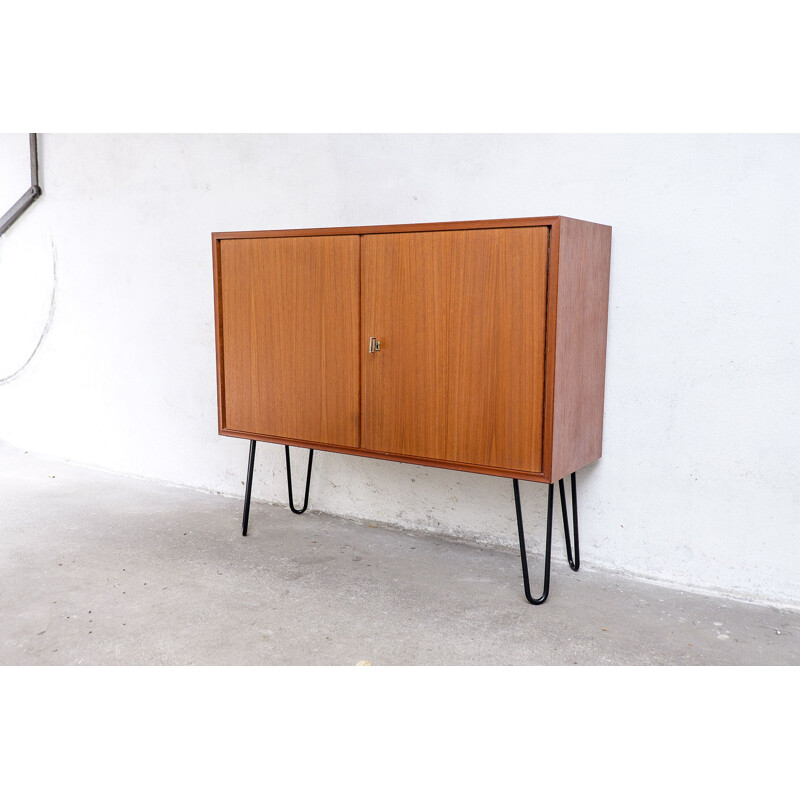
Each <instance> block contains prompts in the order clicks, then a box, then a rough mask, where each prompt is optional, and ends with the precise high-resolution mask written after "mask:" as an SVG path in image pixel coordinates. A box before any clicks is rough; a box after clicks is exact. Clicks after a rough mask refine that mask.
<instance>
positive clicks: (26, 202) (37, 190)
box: [0, 133, 42, 236]
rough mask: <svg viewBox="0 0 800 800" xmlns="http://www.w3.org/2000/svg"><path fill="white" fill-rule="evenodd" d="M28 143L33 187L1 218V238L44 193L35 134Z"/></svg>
mask: <svg viewBox="0 0 800 800" xmlns="http://www.w3.org/2000/svg"><path fill="white" fill-rule="evenodd" d="M28 143H29V145H30V150H31V185H30V187H29V188H28V189H27V190H26V192H25V194H23V195H22V197H20V199H19V200H17V202H16V203H14V205H13V206H11V208H9V209H8V211H6V213H5V214H3V216H2V217H0V236H2V235H3V234H4V233H5V232H6V231H7V230H8V229H9V228H10V227H11V226H12V225H13V224H14V223H15V222H16V221H17V220H18V219H19V218H20V217H21V216H22V213H23V212H24V211H25V209H27V208H28V207H29V206H31V205H32V204H33V202H34V200H36V198H37V197H39V195H41V193H42V187H41V186H39V148H38V144H37V141H36V134H35V133H30V134H28Z"/></svg>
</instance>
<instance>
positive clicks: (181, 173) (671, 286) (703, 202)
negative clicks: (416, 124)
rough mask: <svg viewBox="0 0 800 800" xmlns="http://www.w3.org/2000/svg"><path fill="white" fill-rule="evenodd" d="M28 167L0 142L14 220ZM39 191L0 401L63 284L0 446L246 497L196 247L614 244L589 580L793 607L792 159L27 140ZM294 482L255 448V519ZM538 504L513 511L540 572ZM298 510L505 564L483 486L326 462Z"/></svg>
mask: <svg viewBox="0 0 800 800" xmlns="http://www.w3.org/2000/svg"><path fill="white" fill-rule="evenodd" d="M26 146H27V145H26V140H25V138H24V136H22V135H9V134H5V135H3V136H0V199H2V200H3V201H5V200H9V202H10V201H12V200H13V199H16V196H18V195H19V194H21V192H22V191H23V189H24V188H25V185H20V186H19V187H18V190H17V188H14V189H9V188H8V187H9V186H10V184H11V182H13V180H20V178H19V176H20V175H21V176H22V177H21V180H22V183H23V184H25V182H26V181H27V164H23V165H22V167H20V165H19V158H25V157H26ZM20 154H21V155H20ZM12 162H13V163H12ZM41 167H42V182H43V186H44V196H43V197H42V198H41V199H40V200H38V201H37V203H36V204H35V205H34V207H33V208H32V209H30V210H29V211H28V212H27V213H26V215H25V216H24V217H23V218H22V220H21V221H20V222H18V223H17V225H16V226H15V227H14V228H12V230H11V231H10V232H9V233H8V234H6V235H5V236H3V237H2V238H0V377H2V376H5V375H8V374H10V373H13V372H14V371H15V370H16V369H18V368H19V366H20V365H21V364H23V363H24V362H25V360H26V359H27V358H28V356H29V355H30V352H31V351H32V349H33V348H34V347H35V345H36V341H37V340H38V337H39V336H40V335H41V331H42V329H43V327H44V326H45V325H46V324H47V320H48V316H49V315H50V313H51V296H52V293H53V281H54V261H55V280H56V281H57V285H56V291H55V303H54V309H53V310H52V324H51V326H50V329H49V331H48V333H47V335H46V336H45V338H44V340H43V342H42V344H41V346H40V348H39V350H38V352H37V353H36V355H35V357H34V358H33V359H32V360H31V362H30V364H29V365H28V366H27V368H26V369H24V370H23V371H22V372H21V373H20V374H19V375H18V376H17V377H16V378H15V379H14V380H11V381H10V382H5V383H2V384H0V439H2V440H6V441H8V442H11V443H13V444H15V445H19V446H22V447H24V448H28V449H31V450H35V451H39V452H42V453H47V454H52V455H57V456H63V457H66V458H70V459H73V460H75V461H80V462H85V463H89V464H96V465H100V466H102V467H105V468H108V469H111V470H118V471H121V472H125V473H132V474H136V475H142V476H147V477H152V478H159V479H164V480H167V481H173V482H177V483H182V484H189V485H192V486H197V487H203V488H206V489H210V490H214V491H220V492H226V493H234V494H236V493H241V491H242V481H243V479H244V474H245V467H246V459H247V443H246V442H244V441H240V440H235V439H228V438H221V437H219V436H218V435H217V433H216V394H215V362H214V322H213V309H212V280H211V247H210V232H211V231H213V230H237V229H258V228H292V227H314V226H334V225H372V224H385V223H403V222H416V221H433V220H457V219H482V218H497V217H518V216H536V215H548V214H565V215H568V216H573V217H578V218H582V219H588V220H593V221H596V222H602V223H605V224H609V225H612V226H613V228H614V233H613V248H612V262H611V301H610V318H609V348H608V372H607V383H606V421H605V437H604V456H603V458H602V459H601V461H600V462H598V463H597V464H595V465H593V466H590V467H588V468H586V469H584V470H582V471H581V472H580V473H579V489H580V495H581V523H582V525H581V549H582V555H583V560H584V562H585V563H586V565H587V566H590V567H591V566H606V567H610V568H614V569H618V570H623V571H627V572H630V573H635V574H639V575H643V576H648V577H650V578H655V579H659V580H664V581H670V582H676V583H678V584H683V585H686V586H694V587H699V588H703V589H709V590H714V591H721V592H723V593H727V594H731V595H736V596H744V597H750V598H755V599H761V600H768V601H771V602H777V603H787V604H794V605H798V604H800V524H799V523H798V517H799V516H800V515H799V514H798V509H799V508H800V488H798V487H800V475H799V474H798V472H800V470H798V457H797V452H798V447H800V426H799V425H798V389H800V365H799V364H798V345H799V344H800V341H799V340H800V336H799V335H798V334H800V313H798V311H799V310H800V309H799V308H798V306H800V302H799V298H800V137H798V136H717V135H715V136H695V135H687V136H659V135H652V136H651V135H648V136H642V135H632V136H619V135H599V136H589V135H507V136H500V135H403V136H393V135H336V136H333V135H330V136H324V135H308V136H305V135H304V136H298V135H266V136H250V135H247V136H231V135H201V136H188V135H167V136H150V135H136V136H130V135H113V136H111V135H99V136H85V135H43V136H42V137H41ZM12 179H13V180H12ZM3 210H4V209H3ZM0 213H1V212H0ZM282 458H283V451H282V448H280V447H278V446H276V445H261V446H260V447H259V458H258V465H257V473H256V482H255V485H254V496H255V497H257V498H260V499H264V500H269V501H278V502H282V503H283V502H285V499H286V484H285V475H284V467H283V463H282ZM303 463H304V455H303V454H302V453H298V466H299V465H300V464H303ZM299 472H300V470H298V474H299ZM300 483H301V484H302V480H301V481H300ZM545 495H546V492H545V490H544V488H543V487H541V486H536V485H533V484H524V485H523V504H524V506H525V508H526V513H527V519H528V520H529V524H528V527H529V529H530V531H531V535H530V536H529V539H530V545H531V549H532V550H533V549H535V548H536V547H539V548H540V549H541V539H542V538H543V537H542V536H541V535H537V530H538V531H541V530H542V524H543V514H544V501H545ZM90 501H91V498H87V502H90ZM312 504H313V508H314V509H319V510H325V511H330V512H333V513H335V514H343V515H347V516H354V517H364V518H370V519H375V520H381V521H385V522H389V523H396V524H398V525H402V526H406V527H410V528H418V529H422V530H437V531H444V532H448V533H451V534H456V535H460V536H464V537H468V538H471V539H476V540H480V541H484V542H488V543H504V544H507V545H509V546H515V543H516V529H515V522H514V510H513V502H512V494H511V482H510V481H509V480H503V479H499V478H490V477H483V476H476V475H469V474H466V473H461V472H451V471H446V470H437V469H426V468H422V467H415V466H410V465H402V464H394V463H391V462H384V461H376V460H371V459H360V458H354V457H347V456H339V455H334V454H329V453H319V454H318V456H317V457H316V459H315V473H314V479H313V484H312ZM254 524H255V525H257V512H256V517H255V518H254ZM236 526H237V520H234V519H231V535H236V533H237V527H236ZM557 536H560V534H557ZM557 541H558V544H557V545H556V554H557V556H561V555H562V553H563V543H562V542H561V539H560V538H559V539H557Z"/></svg>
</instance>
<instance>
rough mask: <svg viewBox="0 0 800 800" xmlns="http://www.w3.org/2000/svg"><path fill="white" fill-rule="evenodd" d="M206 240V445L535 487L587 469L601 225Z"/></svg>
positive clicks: (519, 224) (597, 399)
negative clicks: (210, 342)
mask: <svg viewBox="0 0 800 800" xmlns="http://www.w3.org/2000/svg"><path fill="white" fill-rule="evenodd" d="M212 242H213V255H214V292H215V321H216V337H217V387H218V407H219V432H220V433H221V434H225V435H229V436H238V437H242V438H248V439H258V440H261V441H269V442H276V443H279V444H289V445H297V446H300V447H313V448H315V449H319V450H331V451H334V452H341V453H349V454H352V455H361V456H368V457H372V458H382V459H389V460H396V461H406V462H409V463H414V464H423V465H430V466H438V467H445V468H449V469H457V470H464V471H470V472H480V473H484V474H490V475H498V476H505V477H516V478H520V479H524V480H532V481H539V482H546V483H550V482H554V481H556V480H558V479H559V478H561V477H564V476H565V475H568V474H569V473H570V472H572V471H575V470H576V469H579V468H580V467H582V466H584V465H585V464H587V463H590V462H591V461H593V460H595V459H597V458H599V456H600V453H601V445H602V418H603V388H604V379H605V349H606V322H607V313H608V277H609V259H610V243H611V228H609V227H607V226H604V225H597V224H595V223H590V222H581V221H579V220H572V219H569V218H567V217H532V218H521V219H511V220H472V221H468V222H447V223H424V224H413V225H391V226H386V225H382V226H370V227H359V228H316V229H305V230H283V231H249V232H233V233H215V234H212ZM303 242H305V244H303ZM268 273H270V274H268ZM267 317H269V319H270V320H271V321H270V322H269V323H267V322H265V320H266V318H267ZM309 334H311V335H309ZM370 336H375V337H376V338H377V339H379V340H380V341H381V351H380V352H378V353H374V354H369V353H368V343H369V337H370ZM309 417H315V418H314V419H310V418H309Z"/></svg>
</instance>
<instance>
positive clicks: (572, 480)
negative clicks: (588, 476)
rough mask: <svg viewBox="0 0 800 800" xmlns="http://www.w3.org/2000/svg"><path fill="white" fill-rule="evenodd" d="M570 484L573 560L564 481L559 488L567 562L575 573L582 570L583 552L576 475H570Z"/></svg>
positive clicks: (560, 482) (559, 484)
mask: <svg viewBox="0 0 800 800" xmlns="http://www.w3.org/2000/svg"><path fill="white" fill-rule="evenodd" d="M570 483H571V484H572V531H573V536H574V538H575V559H574V560H573V558H572V547H571V546H570V542H569V519H568V517H567V499H566V497H565V494H564V479H563V478H562V479H561V480H560V481H559V482H558V488H559V491H560V492H561V516H562V517H563V519H564V542H565V543H566V545H567V561H569V567H570V569H571V570H572V571H573V572H577V571H578V570H579V569H580V568H581V551H580V543H579V541H578V490H577V489H576V488H575V473H574V472H573V473H572V475H570Z"/></svg>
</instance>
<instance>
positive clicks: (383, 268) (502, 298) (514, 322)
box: [362, 227, 548, 473]
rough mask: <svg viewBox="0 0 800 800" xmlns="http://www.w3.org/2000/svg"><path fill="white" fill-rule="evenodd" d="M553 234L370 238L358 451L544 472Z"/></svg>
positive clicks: (365, 251) (525, 231)
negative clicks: (372, 343) (374, 344)
mask: <svg viewBox="0 0 800 800" xmlns="http://www.w3.org/2000/svg"><path fill="white" fill-rule="evenodd" d="M547 250H548V229H547V228H544V227H541V228H540V227H532V228H500V229H486V230H465V231H441V232H438V231H437V232H426V233H393V234H373V235H365V236H364V237H363V242H362V332H363V339H364V341H363V342H362V345H363V348H364V349H365V348H366V343H367V341H368V340H369V337H372V336H374V337H375V338H376V339H378V340H379V341H380V343H381V349H380V351H378V352H376V353H373V354H368V355H364V356H363V359H364V360H363V364H364V367H363V371H362V372H363V395H362V409H363V415H362V447H363V448H365V449H369V450H377V451H382V452H385V453H396V454H401V455H410V456H417V457H420V458H431V459H434V460H439V461H449V462H459V463H462V464H475V465H483V466H490V467H499V468H505V469H515V470H524V471H529V472H534V473H536V472H541V471H542V437H543V420H544V352H545V323H546V301H547Z"/></svg>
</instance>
